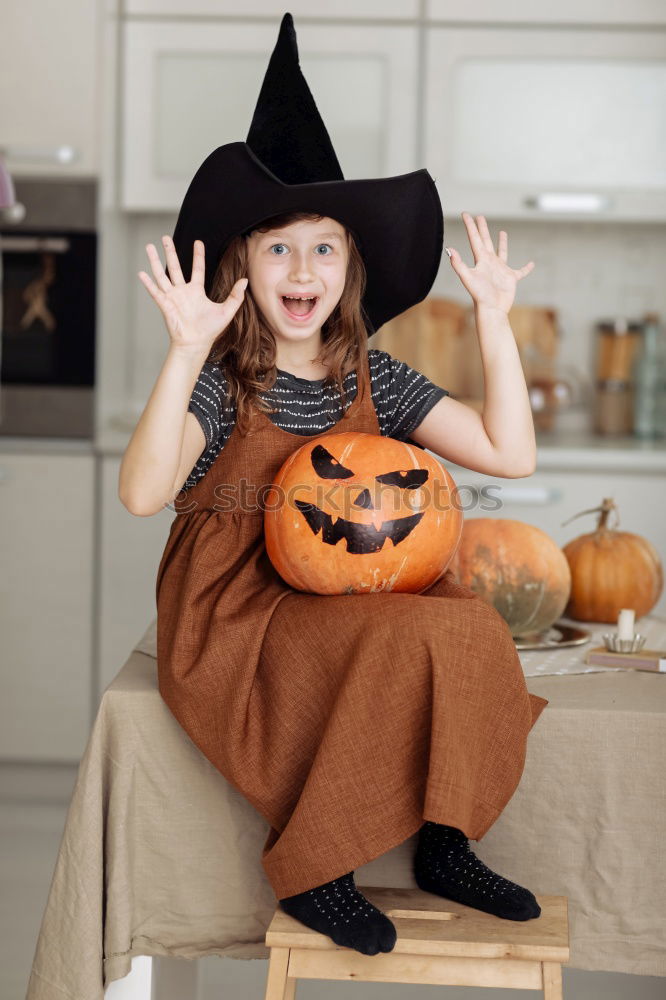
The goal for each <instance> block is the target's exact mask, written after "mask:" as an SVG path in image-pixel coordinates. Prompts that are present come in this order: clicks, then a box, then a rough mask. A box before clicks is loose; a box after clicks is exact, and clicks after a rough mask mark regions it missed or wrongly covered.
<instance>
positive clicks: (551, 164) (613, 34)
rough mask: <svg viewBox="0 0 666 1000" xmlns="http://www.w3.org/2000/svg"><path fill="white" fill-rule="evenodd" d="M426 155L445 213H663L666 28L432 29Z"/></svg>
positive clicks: (630, 216)
mask: <svg viewBox="0 0 666 1000" xmlns="http://www.w3.org/2000/svg"><path fill="white" fill-rule="evenodd" d="M426 53H427V66H426V85H425V94H426V98H425V157H424V159H425V162H426V163H427V164H428V169H429V170H430V172H431V173H432V174H433V175H434V176H435V178H436V181H437V185H438V188H439V192H440V196H441V199H442V204H443V205H444V212H445V214H448V215H452V214H460V212H462V211H469V212H472V213H475V212H480V211H482V212H483V213H484V214H485V215H487V216H488V217H489V218H493V217H500V216H501V217H503V218H505V219H506V218H545V217H548V218H549V219H561V220H567V221H568V220H580V219H585V220H600V221H601V220H606V221H607V220H624V221H626V220H641V221H646V222H656V221H663V220H664V219H666V131H665V130H664V127H663V123H664V121H665V120H666V31H665V30H664V29H663V28H654V29H653V30H650V31H648V30H628V31H617V30H615V31H613V30H602V29H596V30H594V31H590V30H583V29H581V30H575V29H571V28H564V29H560V28H556V27H554V28H548V29H545V28H526V27H517V26H511V27H507V28H504V29H502V28H493V29H488V28H483V27H479V28H474V27H471V28H470V27H466V28H458V27H456V26H450V27H440V26H431V27H429V28H428V30H427V32H426Z"/></svg>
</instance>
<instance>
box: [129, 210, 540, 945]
mask: <svg viewBox="0 0 666 1000" xmlns="http://www.w3.org/2000/svg"><path fill="white" fill-rule="evenodd" d="M463 220H464V223H465V226H466V228H467V233H468V237H469V240H470V244H471V248H472V253H473V256H474V260H475V266H474V267H473V268H469V267H467V266H466V265H465V264H464V263H463V261H462V259H461V257H460V255H459V254H458V253H457V251H452V252H451V253H450V260H451V265H452V267H453V268H454V270H455V271H456V273H457V274H458V276H459V278H460V280H461V282H462V283H463V285H464V287H465V288H466V289H467V291H468V292H469V294H470V295H471V296H472V298H473V300H474V306H475V313H476V320H477V328H478V335H479V339H480V345H481V352H482V358H483V366H484V376H485V387H486V398H485V404H484V411H483V415H482V416H481V415H479V414H478V413H476V411H474V410H473V409H471V408H469V407H467V406H465V405H464V404H462V403H460V402H458V401H456V400H453V399H451V397H450V396H449V395H448V393H447V392H446V390H445V389H442V388H441V387H438V386H434V385H433V384H432V383H431V382H429V380H428V379H427V378H425V376H424V375H422V374H421V373H419V372H416V371H414V370H413V369H411V368H409V367H408V366H407V365H405V364H404V363H402V362H398V361H396V360H395V359H393V358H392V357H391V356H390V355H388V354H387V353H386V352H383V351H377V350H368V348H367V327H366V323H365V317H364V313H363V308H362V295H363V291H364V288H365V285H366V277H367V276H366V273H365V267H364V261H363V257H362V255H361V253H360V251H359V248H358V246H357V244H356V240H355V238H354V235H353V233H352V232H351V231H350V230H349V228H348V227H347V226H346V225H344V224H343V223H342V222H340V221H339V220H338V219H336V218H334V217H333V216H331V215H327V214H316V213H314V212H310V211H308V212H306V211H299V212H292V213H290V214H287V215H282V216H278V217H273V218H268V219H266V220H263V221H262V224H261V225H257V226H253V227H252V228H251V229H250V230H246V231H244V232H240V233H238V234H237V235H236V236H235V237H234V238H233V239H232V240H231V241H230V242H229V244H228V246H227V247H226V249H225V251H224V253H223V254H222V256H221V259H220V260H219V263H218V264H217V266H216V268H215V270H214V273H213V276H212V281H211V283H210V289H211V290H210V294H206V286H205V275H206V261H205V254H204V246H203V243H202V242H201V241H199V240H196V241H194V244H193V264H192V272H191V278H190V280H189V281H186V280H185V277H184V275H183V272H182V269H181V262H180V260H179V257H178V255H177V253H176V249H175V247H174V243H173V242H172V240H171V239H170V238H169V237H167V236H165V237H163V244H164V250H165V255H166V261H167V265H168V269H169V275H170V277H168V276H167V275H166V273H165V271H164V268H163V267H162V264H161V262H160V258H159V255H158V253H157V251H156V249H155V247H154V246H153V245H152V244H149V245H148V247H147V248H146V249H147V253H148V257H149V260H150V265H151V268H152V272H153V276H154V279H155V281H154V282H153V281H152V280H151V278H150V277H149V276H148V275H147V274H146V273H145V272H143V271H142V272H139V277H140V278H141V280H142V282H143V284H144V286H145V287H146V289H147V290H148V292H149V294H150V295H151V296H152V298H153V299H154V301H155V302H156V304H157V306H158V307H159V309H160V310H161V312H162V315H163V317H164V321H165V323H166V326H167V330H168V333H169V337H170V346H169V350H168V353H167V358H166V361H165V363H164V366H163V368H162V370H161V372H160V374H159V376H158V379H157V382H156V384H155V387H154V389H153V391H152V393H151V396H150V398H149V400H148V403H147V405H146V408H145V410H144V412H143V414H142V416H141V419H140V420H139V422H138V424H137V427H136V429H135V431H134V433H133V435H132V438H131V440H130V442H129V444H128V447H127V450H126V452H125V455H124V458H123V461H122V465H121V470H120V484H119V494H120V498H121V500H122V502H123V503H124V504H125V506H126V507H127V509H128V510H129V511H131V512H132V513H134V514H138V515H150V514H153V513H156V512H157V511H159V510H160V509H161V508H162V507H163V506H164V505H165V504H169V503H173V504H175V509H176V512H177V516H176V517H175V518H174V520H173V522H172V524H171V529H170V534H169V538H168V540H167V544H166V547H165V550H164V554H163V556H162V559H161V562H160V566H159V569H158V574H157V586H156V594H157V606H158V630H157V663H158V679H159V689H160V693H161V695H162V697H163V698H164V700H165V702H166V704H167V705H168V707H169V709H170V710H171V712H172V713H173V714H174V716H175V718H176V719H177V720H178V721H179V723H180V724H181V725H182V726H183V728H184V729H185V731H186V732H187V733H188V735H189V736H190V738H191V739H192V740H193V741H194V742H195V743H196V745H197V746H198V747H199V748H200V749H201V751H202V752H203V753H204V754H205V755H206V756H207V758H208V759H209V760H210V761H211V762H212V763H213V764H214V765H215V766H216V767H217V768H218V769H219V770H220V771H221V772H222V773H223V774H224V775H225V777H226V778H227V780H228V781H230V782H231V783H232V784H233V785H234V786H235V787H236V788H237V789H238V790H239V791H240V792H241V793H242V794H243V795H244V796H245V797H246V798H247V799H248V800H249V801H250V802H251V803H252V804H253V805H254V806H255V808H256V809H257V810H258V811H259V812H260V813H261V814H262V815H263V816H264V818H265V819H266V821H267V822H268V823H269V825H270V830H269V833H268V837H267V840H266V843H265V846H264V851H263V854H262V864H263V866H264V869H265V872H266V874H267V877H268V879H269V881H270V883H271V885H272V887H273V889H274V891H275V894H276V896H277V898H278V899H279V902H280V905H281V906H282V908H283V909H284V910H285V911H286V912H287V913H289V914H291V915H292V916H294V917H295V918H297V919H298V920H300V921H302V922H303V923H304V924H306V925H307V926H309V927H312V928H314V929H315V930H317V931H319V932H321V933H324V934H327V935H328V936H330V937H331V938H332V940H333V941H335V942H336V943H337V944H340V945H344V946H347V947H351V948H354V949H356V950H358V951H360V952H363V953H365V954H376V953H377V952H379V951H390V950H392V948H393V947H394V945H395V941H396V931H395V927H394V925H393V923H392V922H391V920H389V918H388V917H387V916H386V915H385V914H383V913H382V912H381V911H380V910H378V909H377V908H376V907H374V906H373V905H372V904H371V903H370V902H369V901H368V900H367V899H366V898H365V897H364V896H363V895H362V893H360V892H359V890H358V889H357V888H356V886H355V883H354V879H353V876H354V870H355V869H356V868H357V867H358V866H359V865H362V864H365V863H366V862H368V861H370V860H372V859H373V858H376V857H378V856H379V855H381V854H383V853H385V852H386V851H388V850H390V849H391V848H393V847H394V846H396V845H397V844H400V843H402V842H403V841H404V840H406V839H407V838H408V837H410V836H412V835H414V834H416V833H418V847H417V850H416V853H415V858H414V877H415V879H416V882H417V885H418V886H419V887H420V888H422V889H424V890H426V891H428V892H432V893H435V894H437V895H439V896H443V897H445V898H448V899H453V900H457V901H458V902H461V903H464V904H466V905H468V906H472V907H475V908H477V909H479V910H483V911H485V912H488V913H493V914H496V915H497V916H499V917H503V918H506V919H510V920H528V919H530V918H533V917H537V916H539V914H540V912H541V911H540V907H539V905H538V903H537V901H536V899H535V897H534V895H533V894H532V893H531V892H530V891H529V890H528V889H526V888H523V887H521V886H519V885H516V884H515V883H513V882H510V881H508V880H507V879H505V878H503V877H502V876H501V875H498V874H496V873H494V872H493V871H491V870H490V869H489V868H488V867H487V866H486V865H484V864H483V862H481V861H480V860H479V859H478V858H477V857H476V856H475V855H474V854H473V852H472V851H471V849H470V847H469V842H468V838H472V839H476V840H478V839H480V838H481V837H483V835H484V834H485V832H486V831H487V830H488V829H489V827H490V826H491V825H492V824H493V823H494V822H495V820H496V819H497V818H498V816H499V815H500V813H501V811H502V809H503V808H504V807H505V805H506V804H507V802H508V801H509V799H510V798H511V796H512V795H513V793H514V791H515V789H516V787H517V784H518V782H519V780H520V776H521V774H522V771H523V766H524V761H525V752H526V740H527V736H528V733H529V731H530V730H531V728H532V726H533V725H534V723H535V722H536V720H537V718H538V717H539V715H540V713H541V711H542V710H543V708H544V707H545V706H546V705H547V701H546V699H544V698H540V697H538V696H536V695H532V694H529V693H528V692H527V689H526V685H525V679H524V675H523V671H522V667H521V664H520V661H519V658H518V654H517V652H516V649H515V645H514V642H513V640H512V637H511V634H510V631H509V629H508V626H507V625H506V623H505V621H504V620H503V619H502V618H501V616H500V615H499V614H498V612H496V611H495V609H494V608H493V607H491V606H490V605H488V604H486V603H485V602H483V601H482V600H480V599H479V598H478V596H477V595H476V594H475V593H474V592H473V591H472V590H470V589H469V588H466V587H462V586H459V585H457V584H456V583H455V581H454V578H453V574H452V573H451V571H448V572H447V573H446V574H445V575H444V576H443V577H442V578H441V579H440V580H438V581H437V582H436V583H434V584H433V585H432V586H430V587H429V588H428V589H427V590H425V591H423V592H421V593H419V594H411V593H391V592H379V593H372V594H364V595H340V596H321V595H317V594H309V593H303V592H300V591H296V590H294V589H292V588H291V587H289V586H288V585H287V584H286V583H285V582H284V581H283V580H282V579H281V578H280V577H279V575H278V574H277V573H276V571H275V570H274V568H273V567H272V565H271V563H270V560H269V559H268V557H267V555H266V551H265V546H264V542H263V510H262V507H261V502H260V496H261V490H262V488H263V487H265V486H267V484H270V483H271V482H272V481H273V478H274V477H275V475H276V473H277V471H278V469H279V468H280V466H281V465H282V463H283V462H284V461H285V459H286V458H287V456H288V455H289V454H290V453H291V452H292V451H293V450H295V449H296V448H298V447H299V446H300V445H301V444H303V443H305V442H306V441H307V440H309V439H311V437H312V435H313V434H316V435H322V440H325V442H326V447H327V448H328V450H329V451H331V453H332V454H333V455H335V434H336V433H337V432H339V431H361V432H366V433H374V434H385V435H386V434H388V435H393V436H396V437H398V438H400V439H403V440H405V439H408V440H412V441H413V442H415V443H416V444H417V445H421V446H423V447H427V448H431V449H432V450H433V451H435V452H436V453H437V454H438V455H441V456H444V457H445V458H447V459H449V460H451V461H455V462H457V463H458V464H460V465H464V466H466V467H468V468H470V469H475V470H478V471H482V472H487V473H488V474H491V475H495V476H509V477H512V476H525V475H529V474H530V473H531V472H532V470H533V468H534V456H535V444H534V431H533V424H532V418H531V413H530V407H529V402H528V397H527V389H526V386H525V381H524V377H523V373H522V368H521V365H520V360H519V356H518V351H517V348H516V344H515V340H514V338H513V334H512V331H511V328H510V326H509V322H508V318H507V314H508V311H509V309H510V307H511V304H512V302H513V298H514V294H515V289H516V284H517V282H518V281H519V280H520V279H521V278H522V277H524V276H525V275H526V274H528V273H529V272H530V271H531V269H532V267H533V264H532V262H530V263H529V264H528V265H526V266H525V267H523V268H520V269H517V270H516V269H513V268H511V267H510V266H509V265H508V263H507V235H506V233H505V232H501V233H500V236H499V243H498V249H497V252H495V250H494V248H493V244H492V241H491V238H490V234H489V231H488V226H487V224H486V221H485V219H484V218H483V216H477V218H476V220H474V219H473V218H472V217H471V216H470V215H469V214H468V213H463ZM395 252H396V253H398V254H400V253H401V248H400V247H399V246H398V247H396V248H395ZM447 252H448V251H447ZM294 298H298V299H303V298H305V299H306V300H307V302H306V304H305V305H303V304H298V303H295V302H293V301H290V300H292V299H294ZM246 491H247V492H246ZM248 494H249V499H248ZM230 501H231V502H230ZM424 821H425V822H424Z"/></svg>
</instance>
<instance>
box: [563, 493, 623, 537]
mask: <svg viewBox="0 0 666 1000" xmlns="http://www.w3.org/2000/svg"><path fill="white" fill-rule="evenodd" d="M597 511H599V520H598V521H597V531H600V530H601V529H602V528H606V521H607V520H608V515H609V514H610V512H611V511H613V512H614V513H615V525H616V526H617V525H618V524H619V523H620V514H619V512H618V509H617V505H616V503H615V501H614V500H613V498H612V497H605V498H604V500H603V502H602V503H601V504H600V506H599V507H590V508H589V510H581V511H579V512H578V513H577V514H573V515H572V516H571V517H570V518H568V519H567V520H566V521H562V524H561V527H564V525H565V524H569V522H570V521H573V520H574V519H575V518H576V517H581V515H582V514H596V513H597ZM608 527H609V528H610V525H608Z"/></svg>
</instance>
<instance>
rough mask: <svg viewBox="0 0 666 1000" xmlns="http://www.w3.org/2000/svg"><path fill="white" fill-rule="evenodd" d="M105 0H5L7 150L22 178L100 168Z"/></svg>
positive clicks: (1, 101) (0, 101) (0, 91)
mask: <svg viewBox="0 0 666 1000" xmlns="http://www.w3.org/2000/svg"><path fill="white" fill-rule="evenodd" d="M102 13H103V11H102V3H101V2H100V0H96V2H91V0H68V2H67V3H55V4H48V3H44V2H43V0H3V4H2V30H0V122H2V127H1V128H0V147H1V148H2V149H4V150H5V151H6V157H5V158H6V163H7V167H8V168H9V170H10V172H11V173H12V174H14V175H16V176H22V175H28V176H32V177H38V176H42V175H48V176H49V177H55V176H89V175H94V174H97V173H98V172H99V169H100V164H99V148H98V140H99V121H100V107H99V95H100V91H101V86H100V80H99V77H98V67H99V65H100V49H101V45H100V25H101V19H102Z"/></svg>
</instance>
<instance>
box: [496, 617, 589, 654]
mask: <svg viewBox="0 0 666 1000" xmlns="http://www.w3.org/2000/svg"><path fill="white" fill-rule="evenodd" d="M591 638H592V633H591V632H590V630H589V629H586V628H579V627H578V626H577V625H566V624H565V623H564V622H560V621H557V622H554V623H553V624H552V625H551V626H550V628H547V629H545V630H544V631H543V632H533V633H532V634H531V635H521V636H514V639H513V641H514V642H515V644H516V649H560V648H564V646H582V645H583V644H584V643H586V642H589V641H590V639H591Z"/></svg>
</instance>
